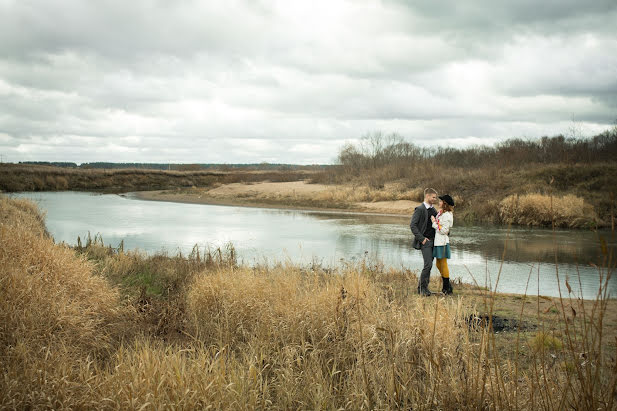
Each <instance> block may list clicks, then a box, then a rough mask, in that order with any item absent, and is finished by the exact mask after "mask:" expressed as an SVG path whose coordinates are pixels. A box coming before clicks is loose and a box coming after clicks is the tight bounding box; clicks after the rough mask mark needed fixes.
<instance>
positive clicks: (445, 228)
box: [433, 214, 452, 235]
mask: <svg viewBox="0 0 617 411" xmlns="http://www.w3.org/2000/svg"><path fill="white" fill-rule="evenodd" d="M450 227H452V216H451V215H448V214H444V215H442V216H441V218H440V219H439V221H435V222H433V228H434V229H435V230H436V231H439V232H440V233H441V234H443V235H448V233H449V232H450Z"/></svg>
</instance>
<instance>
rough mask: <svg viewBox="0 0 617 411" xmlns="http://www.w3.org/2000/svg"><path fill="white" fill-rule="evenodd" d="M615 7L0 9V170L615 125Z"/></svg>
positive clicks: (246, 158)
mask: <svg viewBox="0 0 617 411" xmlns="http://www.w3.org/2000/svg"><path fill="white" fill-rule="evenodd" d="M615 19H617V6H616V5H615V4H614V2H610V1H598V2H594V3H593V4H583V3H579V2H577V1H573V0H572V1H566V2H544V3H542V4H541V5H540V4H538V3H537V2H527V1H522V2H516V3H510V4H508V5H505V6H503V7H500V8H496V7H493V6H492V3H488V2H485V3H480V2H478V3H473V4H471V3H461V2H454V1H444V2H439V3H435V2H432V1H426V2H423V1H419V2H413V3H409V2H397V1H377V0H361V1H316V2H310V3H303V2H289V1H284V0H280V1H257V2H253V1H240V0H236V1H230V2H224V3H220V2H203V1H190V0H186V1H181V2H158V1H147V0H138V1H134V2H128V3H127V2H120V1H114V0H110V1H107V2H104V3H97V4H96V5H95V4H94V3H89V2H82V1H26V0H24V1H19V2H14V1H7V0H5V1H1V2H0V153H3V156H4V158H8V159H9V161H19V160H57V161H64V160H66V161H76V162H83V161H177V162H228V163H232V162H260V161H271V162H292V163H313V162H331V161H332V160H333V159H334V158H336V154H337V149H338V147H340V145H341V144H343V143H344V142H345V141H350V140H354V139H358V138H359V137H360V136H362V135H364V134H366V133H369V132H374V131H382V132H384V133H391V132H396V133H398V134H401V135H403V136H405V137H407V138H408V139H410V140H411V141H414V142H416V143H418V144H422V145H426V144H436V143H438V144H439V143H444V144H454V145H457V146H464V145H467V144H480V143H493V142H496V141H500V140H503V139H505V138H508V137H521V136H525V137H539V136H541V135H547V134H548V135H554V134H557V133H566V132H567V131H568V129H569V127H570V126H571V125H572V121H576V122H577V124H580V125H582V126H581V127H582V128H583V129H584V130H585V132H586V133H589V134H592V133H595V132H598V131H601V130H603V129H605V128H607V127H608V126H609V125H610V124H611V123H612V122H613V121H614V120H615V117H617V75H615V73H617V57H615V56H617V40H615V39H616V38H617V36H616V34H617V30H616V29H615V27H614V24H612V22H613V23H614V21H615Z"/></svg>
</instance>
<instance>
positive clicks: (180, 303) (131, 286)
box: [0, 197, 617, 410]
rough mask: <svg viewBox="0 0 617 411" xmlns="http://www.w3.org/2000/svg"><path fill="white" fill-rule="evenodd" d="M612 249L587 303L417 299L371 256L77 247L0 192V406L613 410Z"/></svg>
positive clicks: (461, 289)
mask: <svg viewBox="0 0 617 411" xmlns="http://www.w3.org/2000/svg"><path fill="white" fill-rule="evenodd" d="M611 258H612V257H609V256H606V261H604V262H598V265H599V267H601V268H599V269H601V270H604V271H603V273H604V276H603V278H604V282H603V283H602V284H599V285H598V286H599V287H600V288H599V294H598V298H597V299H596V300H594V301H582V300H579V299H577V298H576V297H575V296H573V295H569V294H568V291H567V290H564V294H565V296H567V297H565V298H563V299H559V298H536V297H533V298H532V297H526V296H521V295H503V294H495V293H492V292H491V291H490V290H486V289H483V288H481V287H472V286H468V285H461V284H457V285H455V293H456V294H455V296H454V297H449V298H444V297H431V298H421V297H418V296H416V295H415V294H414V293H413V291H414V289H415V286H416V273H415V272H414V271H408V270H402V271H401V270H391V269H385V268H384V267H383V266H381V265H380V264H379V263H376V262H371V261H363V262H360V263H357V264H353V265H344V266H341V267H339V268H336V269H330V268H324V267H320V266H315V265H312V266H297V265H293V264H278V265H277V264H274V265H269V266H240V265H238V264H237V259H236V255H235V251H234V249H233V247H232V246H229V247H227V248H225V249H222V250H220V249H217V250H206V251H204V250H199V249H197V248H195V249H194V251H193V252H192V253H191V254H190V255H187V256H181V255H175V256H169V255H164V254H159V255H154V256H147V255H143V254H140V253H137V252H125V251H124V250H122V248H121V247H120V248H118V249H112V248H110V247H106V246H104V245H103V244H102V241H101V240H100V238H95V239H85V240H84V241H83V242H80V244H79V245H78V246H77V247H75V248H70V247H67V246H66V245H63V244H55V243H54V241H53V239H51V238H50V237H49V236H48V234H47V232H46V230H45V226H44V219H43V218H42V217H41V215H40V213H39V212H38V210H37V209H36V207H35V206H34V205H33V204H32V203H30V202H28V201H24V200H12V199H7V198H2V197H0V359H1V362H0V370H1V371H0V372H1V373H2V375H1V377H0V408H15V409H40V408H54V409H68V408H73V409H74V408H102V409H127V408H128V409H161V408H172V407H173V408H177V409H195V408H206V407H211V408H214V409H247V408H251V409H254V408H274V409H290V408H294V409H296V408H311V409H340V408H343V409H384V408H402V409H410V408H413V409H465V408H486V409H534V410H535V409H564V408H573V409H614V407H615V405H616V401H617V398H616V389H617V363H616V362H615V361H616V360H615V359H616V349H617V347H616V343H617V318H616V315H617V305H616V303H617V302H616V301H615V300H609V299H607V295H606V288H605V285H606V281H608V279H607V277H608V276H609V275H610V274H611V273H612V270H613V269H614V264H615V263H614V261H613V260H612V259H611ZM602 263H604V264H602ZM607 266H609V267H612V268H611V269H608V268H606V267H607ZM530 276H531V273H530ZM531 278H532V277H531ZM432 282H433V283H434V286H435V287H436V286H438V284H436V282H435V281H432ZM532 288H533V279H532V280H531V284H530V289H532ZM568 297H572V298H568Z"/></svg>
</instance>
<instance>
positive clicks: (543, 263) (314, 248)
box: [15, 192, 617, 298]
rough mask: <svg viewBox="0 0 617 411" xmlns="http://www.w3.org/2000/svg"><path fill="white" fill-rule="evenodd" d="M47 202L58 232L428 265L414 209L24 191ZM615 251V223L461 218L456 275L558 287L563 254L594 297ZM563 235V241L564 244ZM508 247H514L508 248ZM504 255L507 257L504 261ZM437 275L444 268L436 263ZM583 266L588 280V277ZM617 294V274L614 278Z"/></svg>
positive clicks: (312, 258) (171, 248) (143, 244)
mask: <svg viewBox="0 0 617 411" xmlns="http://www.w3.org/2000/svg"><path fill="white" fill-rule="evenodd" d="M15 196H18V197H27V198H31V199H33V200H35V201H36V202H37V203H38V204H39V205H40V207H41V208H42V209H43V210H45V211H46V213H47V217H46V222H47V227H48V229H49V231H50V232H51V234H52V235H53V236H54V238H55V239H56V241H64V242H66V243H69V244H76V242H77V237H78V236H80V237H81V238H82V239H83V238H84V237H86V236H87V234H88V232H90V233H91V234H92V235H93V236H94V235H95V234H101V236H102V237H103V240H104V241H105V243H106V244H111V245H112V246H117V245H118V244H119V243H120V241H122V240H124V246H125V249H141V250H144V251H146V252H150V253H154V252H158V251H161V250H164V251H167V252H171V253H175V252H178V251H181V252H182V253H188V252H190V251H191V249H192V248H193V246H194V245H195V244H198V245H199V246H200V247H210V248H216V247H219V246H224V245H226V244H227V243H229V242H231V243H233V244H234V246H235V248H236V250H237V251H238V255H239V260H240V261H243V262H245V263H248V264H252V263H255V262H259V263H263V262H275V261H285V260H290V261H292V262H294V263H302V264H308V263H312V262H317V263H319V264H323V265H328V266H334V265H338V264H341V263H342V261H358V260H361V259H363V258H367V259H369V260H370V261H372V262H374V261H381V262H383V263H384V264H386V265H388V266H394V267H405V268H410V269H420V268H421V266H422V257H421V255H420V252H418V251H416V250H414V249H413V248H412V247H411V232H410V230H409V217H384V216H371V215H357V214H342V213H325V212H310V211H296V210H294V211H288V210H274V209H260V208H247V207H225V206H211V205H198V204H181V203H168V202H155V201H142V200H137V199H133V198H130V196H129V197H122V196H118V195H98V194H91V193H76V192H55V193H20V194H16V195H15ZM601 238H604V239H605V241H606V242H607V245H608V252H609V254H612V255H615V251H616V250H617V242H616V241H615V238H614V237H612V235H611V233H610V232H607V231H604V232H591V231H584V230H558V231H556V233H555V234H553V232H552V231H551V230H547V229H537V228H534V229H526V228H513V229H510V230H508V229H507V228H501V227H480V226H474V227H465V226H456V216H455V227H453V228H452V232H451V245H452V249H453V255H452V259H451V260H449V262H448V264H449V266H450V272H451V277H452V278H458V277H460V278H461V279H462V280H463V281H464V282H469V283H473V282H477V283H478V284H480V285H492V286H493V287H494V285H495V282H496V279H497V275H498V273H499V271H500V267H501V275H500V279H499V283H498V285H497V289H498V290H499V291H503V292H513V293H524V292H525V287H526V284H527V279H528V278H529V275H530V272H531V280H530V282H529V290H528V293H529V294H537V293H538V289H539V291H540V294H542V295H550V296H556V295H558V293H559V291H558V288H557V280H556V275H555V272H556V265H555V254H556V256H557V261H558V265H557V267H558V269H559V275H560V278H561V284H562V292H566V293H567V291H566V289H565V285H564V284H563V283H564V281H565V279H566V278H568V279H569V283H570V284H571V285H572V286H573V288H574V290H575V292H576V293H577V294H578V293H580V292H582V295H583V296H584V298H593V297H594V296H595V295H596V293H597V291H598V286H599V283H600V276H601V275H606V271H605V270H602V271H601V270H599V269H597V268H594V267H592V266H591V265H590V263H594V264H596V265H601V262H602V258H603V257H602V252H601V249H602V248H601V245H600V241H601ZM555 245H556V247H555ZM504 250H505V251H504ZM502 259H503V264H502V263H501V261H502ZM432 274H433V275H438V271H437V269H436V268H434V269H433V273H432ZM579 274H580V283H581V286H579ZM609 290H610V294H611V296H613V297H615V296H617V278H611V280H610V283H609Z"/></svg>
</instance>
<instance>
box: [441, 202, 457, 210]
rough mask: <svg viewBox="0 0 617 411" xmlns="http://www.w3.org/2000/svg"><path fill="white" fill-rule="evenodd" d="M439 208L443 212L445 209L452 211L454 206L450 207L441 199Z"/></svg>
mask: <svg viewBox="0 0 617 411" xmlns="http://www.w3.org/2000/svg"><path fill="white" fill-rule="evenodd" d="M441 209H442V210H443V212H444V213H445V212H446V211H450V212H453V211H454V207H452V206H451V205H450V204H448V203H446V202H445V201H443V200H441Z"/></svg>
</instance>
